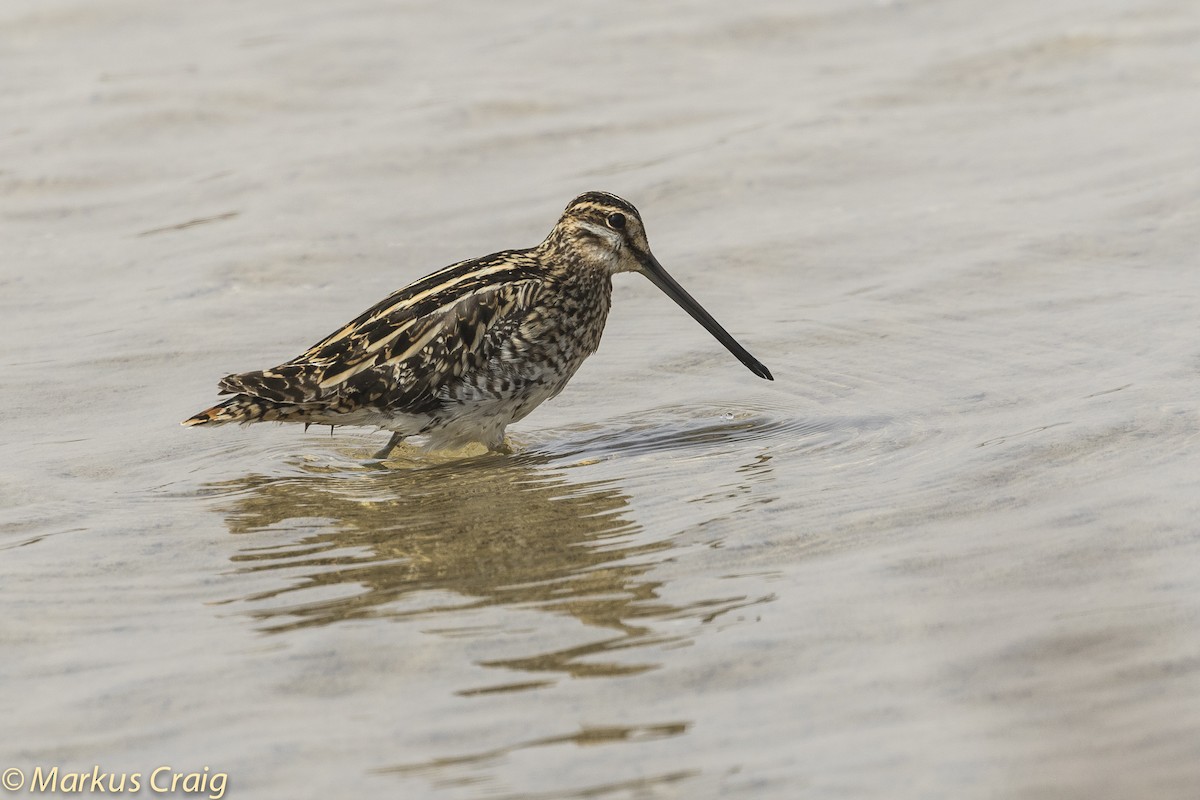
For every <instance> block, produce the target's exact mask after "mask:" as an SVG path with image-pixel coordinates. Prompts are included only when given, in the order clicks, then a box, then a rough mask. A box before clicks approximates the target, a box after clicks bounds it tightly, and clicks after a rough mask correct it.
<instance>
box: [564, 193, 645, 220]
mask: <svg viewBox="0 0 1200 800" xmlns="http://www.w3.org/2000/svg"><path fill="white" fill-rule="evenodd" d="M582 206H593V207H595V208H598V209H602V210H606V211H607V210H610V209H617V210H619V211H624V212H625V213H627V214H633V215H635V216H636V215H637V213H638V210H637V209H636V208H634V207H633V204H632V203H630V202H629V201H628V200H625V199H623V198H620V197H617V196H616V195H615V194H609V193H608V192H584V193H583V194H581V195H579V197H576V198H575V199H574V200H572V201H571V203H570V204H569V205H568V206H567V210H568V211H570V210H572V209H577V208H580V207H582Z"/></svg>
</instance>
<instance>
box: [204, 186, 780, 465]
mask: <svg viewBox="0 0 1200 800" xmlns="http://www.w3.org/2000/svg"><path fill="white" fill-rule="evenodd" d="M618 272H640V273H642V274H643V275H645V276H646V277H647V278H649V279H650V280H651V282H653V283H654V284H655V285H656V286H658V288H660V289H662V290H663V291H664V292H665V293H666V294H667V296H668V297H670V298H671V299H672V300H674V301H675V302H676V303H678V304H679V305H680V306H681V307H682V308H683V310H684V311H686V312H688V313H689V314H691V315H692V317H694V318H695V319H696V321H698V322H699V323H700V324H701V325H703V326H704V327H705V328H707V329H708V331H709V333H711V334H712V335H713V336H715V337H716V338H717V341H719V342H720V343H721V344H723V345H725V347H726V348H728V349H729V352H731V353H733V355H735V356H736V357H737V358H738V360H739V361H741V362H742V363H743V364H745V365H746V366H747V367H749V369H750V371H751V372H753V373H754V374H755V375H757V376H759V377H760V378H766V379H767V380H774V378H772V377H771V372H770V370H768V369H767V368H766V367H765V366H763V365H762V364H761V363H759V361H758V360H757V359H755V358H754V356H752V355H750V354H749V353H748V352H746V350H745V348H743V347H742V346H741V345H740V344H738V343H737V342H736V341H735V340H734V338H733V337H732V336H730V335H729V333H728V332H727V331H726V330H725V329H724V328H722V327H721V326H720V325H719V324H718V323H717V321H716V320H715V319H713V318H712V315H710V314H709V313H708V312H707V311H705V310H704V309H703V308H702V307H701V306H700V304H699V303H697V302H696V301H695V300H694V299H693V298H692V296H691V295H690V294H688V293H687V292H686V291H684V289H683V287H681V286H680V285H679V284H678V283H676V282H675V280H674V279H673V278H672V277H671V276H670V275H668V274H667V272H666V270H664V269H663V268H662V265H661V264H659V263H658V259H656V258H655V257H654V255H653V254H651V252H650V245H649V243H648V242H647V241H646V230H645V228H644V227H643V225H642V218H641V215H640V214H638V211H637V209H636V208H634V207H633V206H632V205H631V204H630V203H628V202H627V201H625V200H622V199H621V198H620V197H617V196H616V195H612V194H607V193H605V192H588V193H587V194H583V195H580V196H579V197H576V198H575V199H574V200H572V201H571V203H570V205H568V206H567V208H566V210H565V211H563V214H562V217H561V218H560V219H559V220H558V224H557V225H555V226H554V229H553V230H552V231H550V235H549V236H547V237H546V239H545V241H543V242H542V243H541V244H539V245H538V246H537V247H533V248H530V249H527V250H505V251H503V252H500V253H494V254H492V255H490V256H484V257H483V258H475V259H471V260H470V261H461V262H459V263H457V264H451V265H450V266H448V267H446V268H445V269H442V270H439V271H438V272H435V273H433V274H432V275H429V276H428V277H425V278H422V279H420V280H419V281H416V282H415V283H412V284H409V285H408V286H406V287H404V288H403V289H400V290H399V291H397V292H394V293H393V294H391V295H389V296H388V297H387V298H385V299H384V300H383V301H382V302H380V303H378V304H377V305H375V306H372V307H371V308H369V309H367V310H366V311H365V312H363V313H362V314H361V315H359V316H358V317H357V318H355V319H354V320H353V321H351V322H349V323H347V324H346V325H345V326H343V327H341V328H339V329H338V330H336V331H334V332H333V333H331V334H330V335H329V336H326V337H325V338H324V339H322V340H321V341H319V342H317V343H316V344H314V345H313V346H312V347H310V348H309V349H308V350H306V351H304V352H303V353H302V354H300V355H299V356H297V357H296V358H293V359H292V360H291V361H288V362H286V363H283V364H280V365H279V366H277V367H274V368H272V369H264V370H257V371H254V372H242V373H238V374H236V375H229V376H228V377H226V378H224V379H222V380H221V382H220V384H219V388H220V390H221V392H220V393H221V394H231V395H233V397H231V398H229V399H228V400H226V401H224V402H223V403H219V404H218V405H215V406H213V407H212V408H209V409H206V410H204V411H201V412H200V413H199V414H196V415H195V416H193V417H190V418H188V419H186V420H184V421H183V424H184V425H221V424H224V423H227V422H241V423H250V422H302V423H304V424H305V425H306V426H307V425H310V424H316V425H331V426H333V425H368V426H375V427H378V428H382V429H384V430H389V431H392V438H391V439H390V440H389V441H388V443H387V445H386V446H385V447H384V448H383V449H382V450H380V451H379V452H378V453H376V454H375V457H376V458H380V459H383V458H387V456H388V455H389V454H390V453H391V451H392V449H393V448H394V447H395V446H396V445H397V444H399V443H400V442H401V441H402V440H404V439H405V438H406V437H409V436H417V435H425V436H428V437H429V438H428V440H427V446H429V447H432V448H438V447H457V446H460V445H462V444H466V443H467V442H472V441H477V442H482V443H483V444H485V445H486V446H487V447H488V449H490V450H500V449H503V446H504V429H505V428H506V427H508V426H509V425H510V424H512V423H513V422H516V421H517V420H520V419H523V418H524V417H525V416H526V415H527V414H529V412H531V411H533V410H534V409H535V408H537V407H538V406H539V405H541V404H542V403H544V402H545V401H547V400H549V399H550V398H551V397H554V396H555V395H556V394H558V393H559V392H561V391H562V390H563V387H564V386H566V385H567V381H569V380H570V379H571V376H572V375H574V374H575V371H576V370H577V369H579V366H580V365H581V364H582V363H583V361H584V359H585V358H587V357H588V356H590V355H591V354H592V353H594V352H595V351H596V348H597V347H598V346H599V345H600V334H601V333H602V332H603V331H604V321H605V319H606V318H607V317H608V309H609V306H610V304H611V301H612V276H613V275H614V274H615V273H618Z"/></svg>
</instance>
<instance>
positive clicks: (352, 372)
mask: <svg viewBox="0 0 1200 800" xmlns="http://www.w3.org/2000/svg"><path fill="white" fill-rule="evenodd" d="M495 275H496V276H497V277H498V278H499V280H492V281H486V280H468V281H460V282H459V283H458V284H455V285H454V286H453V287H451V288H449V289H445V290H443V291H440V292H434V293H432V294H430V293H428V292H424V293H422V292H415V291H413V289H414V287H417V288H419V287H418V284H414V285H413V286H411V287H407V288H406V289H405V290H402V293H403V294H406V295H408V297H403V296H401V295H402V293H401V292H398V293H396V294H395V295H392V296H391V297H389V298H387V299H385V300H384V301H383V302H381V303H379V304H378V305H376V306H375V307H373V308H372V309H369V310H368V311H367V312H365V313H364V314H362V315H361V316H360V317H358V318H357V319H356V320H354V321H353V322H351V323H349V324H348V325H346V326H345V327H343V328H342V329H340V330H338V331H335V332H334V333H333V334H331V335H329V336H327V337H326V338H324V339H322V340H321V341H320V342H318V343H317V344H315V345H313V346H312V347H311V348H309V349H308V350H307V351H305V352H304V353H303V354H302V355H300V356H298V357H296V358H294V359H292V360H291V361H288V362H286V363H284V364H281V365H279V366H278V367H275V368H273V369H268V370H258V371H254V372H244V373H240V374H237V375H230V376H228V377H226V378H225V379H224V380H222V381H221V384H220V387H221V390H222V392H224V393H239V394H249V395H252V396H255V397H261V398H264V399H268V400H273V401H276V402H281V403H294V404H298V405H309V404H311V405H316V406H322V407H328V408H330V410H333V411H341V410H351V409H354V408H361V407H364V406H372V407H378V408H383V407H386V408H399V409H404V410H406V411H410V412H420V411H425V410H428V409H430V408H433V407H435V406H436V405H437V404H438V401H437V393H438V390H439V389H440V388H441V387H442V386H444V385H445V384H446V383H447V382H448V381H452V380H454V379H455V378H458V377H460V376H462V374H463V373H464V372H465V371H467V370H469V369H471V368H472V367H475V366H477V365H478V364H479V363H480V362H481V361H482V360H485V359H486V358H487V357H488V355H487V351H488V350H489V347H488V346H487V345H488V344H489V343H490V342H494V341H496V340H497V334H502V333H504V332H505V331H507V330H510V329H511V330H515V328H516V326H518V325H519V324H520V322H521V320H523V319H524V318H525V315H526V313H527V312H528V310H529V309H530V308H531V307H532V305H533V303H534V301H535V299H536V297H537V295H538V293H539V291H540V289H541V286H542V281H541V280H540V279H539V278H537V277H524V278H522V279H518V280H512V279H511V278H512V277H514V276H512V275H509V274H507V273H495ZM414 297H416V298H418V299H417V300H414V299H413V298H414Z"/></svg>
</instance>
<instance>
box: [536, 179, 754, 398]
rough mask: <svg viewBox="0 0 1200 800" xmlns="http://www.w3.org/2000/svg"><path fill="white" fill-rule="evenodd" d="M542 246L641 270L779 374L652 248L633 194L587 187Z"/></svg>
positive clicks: (614, 269)
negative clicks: (710, 310) (666, 266)
mask: <svg viewBox="0 0 1200 800" xmlns="http://www.w3.org/2000/svg"><path fill="white" fill-rule="evenodd" d="M542 246H543V247H547V248H550V249H552V250H555V251H558V253H559V254H560V255H562V256H564V258H563V261H565V262H566V263H567V264H568V265H572V266H571V267H569V268H572V267H574V268H577V267H578V265H579V264H584V265H587V266H590V267H599V268H601V269H605V270H607V271H608V273H609V275H613V274H615V273H618V272H640V273H642V274H643V275H645V276H646V277H647V278H649V279H650V281H651V282H652V283H653V284H654V285H655V286H657V287H658V288H659V289H662V290H663V292H664V293H665V294H666V295H667V297H670V298H671V299H672V300H674V301H675V302H676V303H678V304H679V306H680V307H681V308H682V309H683V310H684V311H686V312H687V313H688V314H690V315H691V316H692V318H693V319H695V320H696V321H697V322H699V323H700V324H701V325H703V326H704V327H705V329H706V330H708V332H709V333H711V334H712V335H713V336H715V337H716V339H717V341H719V342H720V343H721V344H723V345H725V347H726V348H728V350H729V351H730V352H731V353H733V354H734V355H735V356H736V357H737V359H738V360H739V361H741V362H742V363H743V364H745V365H746V367H748V368H749V369H750V371H751V372H753V373H754V374H755V375H757V376H759V377H760V378H766V379H767V380H774V378H772V377H771V371H770V370H768V369H767V368H766V367H765V366H763V365H762V364H761V363H760V362H759V361H758V359H756V358H755V357H754V356H752V355H750V353H748V352H746V349H745V348H744V347H742V346H741V345H740V344H738V343H737V341H736V340H734V338H733V337H732V336H730V335H729V333H728V331H726V330H725V329H724V328H722V327H721V326H720V324H718V323H717V321H716V320H715V319H713V317H712V315H711V314H709V313H708V312H707V311H705V310H704V308H703V307H701V305H700V304H699V303H698V302H696V300H695V298H693V297H692V296H691V295H690V294H688V293H687V292H686V291H685V290H684V288H683V287H682V286H680V285H679V284H678V283H677V282H676V281H675V279H674V278H672V277H671V276H670V275H669V274H667V271H666V270H665V269H663V266H662V264H659V263H658V259H657V258H655V257H654V254H653V253H651V252H650V242H649V241H647V239H646V228H645V226H644V225H643V224H642V215H641V214H639V213H638V210H637V209H636V208H634V207H633V204H632V203H630V202H629V201H628V200H623V199H621V198H620V197H617V196H616V195H615V194H609V193H608V192H587V193H586V194H581V195H579V197H576V198H575V199H574V200H572V201H571V202H570V204H568V205H567V207H566V209H565V210H564V211H563V214H562V217H560V218H559V220H558V224H557V225H555V226H554V230H552V231H551V232H550V235H549V236H547V237H546V241H545V242H543V244H542Z"/></svg>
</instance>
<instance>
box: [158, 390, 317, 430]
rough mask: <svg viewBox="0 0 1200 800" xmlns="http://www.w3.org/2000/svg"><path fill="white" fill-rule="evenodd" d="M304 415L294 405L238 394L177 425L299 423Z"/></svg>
mask: <svg viewBox="0 0 1200 800" xmlns="http://www.w3.org/2000/svg"><path fill="white" fill-rule="evenodd" d="M305 415H306V410H305V409H303V408H301V407H299V406H296V405H292V404H289V403H276V402H274V401H273V400H264V399H263V398H261V397H254V396H252V395H248V394H239V395H234V396H233V397H231V398H229V399H228V400H226V401H225V402H223V403H217V404H216V405H215V406H213V407H212V408H206V409H204V410H203V411H201V412H200V413H199V414H195V415H193V416H190V417H188V418H187V419H185V420H184V421H183V422H181V423H179V424H180V425H184V426H186V427H189V428H190V427H191V426H193V425H224V424H226V423H229V422H241V423H249V422H292V421H295V422H300V421H303V420H304V417H305Z"/></svg>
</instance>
